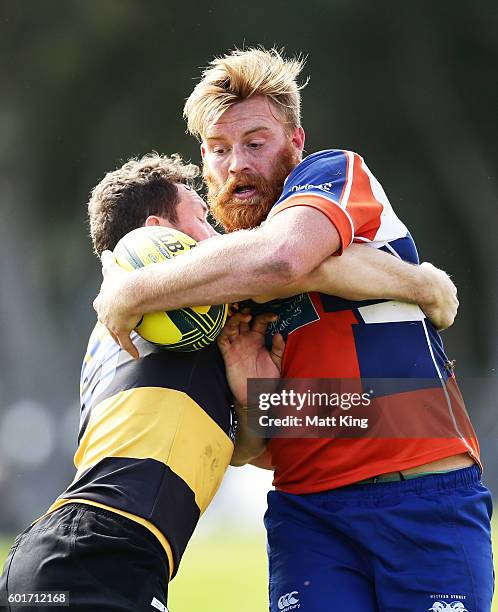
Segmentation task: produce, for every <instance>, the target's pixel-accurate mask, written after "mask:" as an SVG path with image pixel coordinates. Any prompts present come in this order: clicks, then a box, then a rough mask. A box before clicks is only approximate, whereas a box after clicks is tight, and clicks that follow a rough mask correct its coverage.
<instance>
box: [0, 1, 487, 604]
mask: <svg viewBox="0 0 498 612" xmlns="http://www.w3.org/2000/svg"><path fill="white" fill-rule="evenodd" d="M258 44H262V45H265V46H267V47H270V46H273V45H275V46H277V47H285V48H286V50H287V52H288V54H294V53H302V54H305V55H306V56H307V58H308V60H307V65H306V68H305V76H310V77H311V80H310V83H309V85H308V87H307V88H306V89H305V90H304V92H303V125H304V127H305V129H306V133H307V141H306V150H307V152H308V153H311V152H314V151H316V150H319V149H323V148H347V149H352V150H355V151H358V152H359V153H360V154H362V155H363V156H364V157H365V159H366V161H367V163H368V165H369V166H370V169H371V170H372V171H373V172H374V174H375V175H376V176H377V177H378V178H379V180H380V181H381V183H382V184H383V186H384V188H385V190H386V192H387V194H388V196H389V197H390V200H391V203H392V204H393V206H394V208H395V210H396V211H397V212H398V214H399V216H400V217H401V218H402V219H403V221H404V222H405V223H406V224H407V225H408V226H409V227H410V229H411V231H412V234H413V235H414V237H415V240H416V242H417V244H418V247H419V252H420V256H421V259H423V260H429V261H431V262H433V263H434V264H436V265H438V266H439V267H442V268H444V269H445V270H447V271H448V272H449V273H450V274H451V275H452V277H453V279H454V281H455V282H456V284H457V286H458V289H459V298H460V304H461V305H460V312H459V316H458V319H457V321H456V323H455V325H454V326H453V328H451V329H450V330H449V331H447V332H445V334H444V337H443V338H444V341H445V345H446V348H447V352H448V353H449V356H450V358H452V359H455V360H456V364H457V375H459V376H460V379H461V380H462V381H463V387H464V389H465V385H466V384H468V386H469V388H470V387H472V392H471V398H470V399H469V398H468V399H467V403H468V409H469V412H470V413H471V416H472V419H473V422H474V425H475V427H476V429H477V431H478V433H479V434H480V440H481V445H482V451H483V457H484V462H485V466H486V472H485V480H486V483H487V484H488V486H490V487H491V489H492V490H494V493H495V495H498V418H497V416H498V412H497V410H496V408H497V400H496V397H497V393H498V386H497V384H496V380H497V379H496V365H497V362H498V342H497V340H498V323H497V322H498V299H497V279H498V274H497V272H498V265H497V262H498V258H497V248H498V247H497V239H496V227H497V226H498V206H497V201H498V198H497V194H498V186H497V180H496V178H497V174H496V160H497V149H498V146H497V115H496V113H497V108H498V88H497V78H496V75H497V59H498V5H497V4H496V3H495V2H493V1H492V0H474V1H473V2H463V1H459V0H453V1H452V2H449V1H440V2H437V3H434V2H432V1H427V0H418V1H417V2H414V1H411V2H403V3H400V2H395V1H392V0H387V1H384V2H380V3H379V2H370V1H368V0H307V2H306V3H303V2H297V1H295V0H285V1H284V0H274V1H273V2H268V1H263V0H252V1H251V2H250V3H248V2H241V1H233V0H232V1H228V0H219V1H216V2H215V1H211V0H205V1H204V2H200V1H199V2H173V1H168V0H143V1H141V2H140V1H138V0H99V1H97V0H64V1H62V0H45V1H44V2H37V1H35V0H22V1H21V2H15V1H14V0H12V1H6V0H2V1H0V92H1V93H0V253H1V261H2V267H1V272H0V274H1V285H0V338H1V341H0V342H1V351H0V533H3V534H4V537H3V540H2V542H3V544H4V547H3V548H2V547H1V546H0V563H1V562H2V561H3V557H4V556H5V554H6V548H5V547H6V546H7V547H8V545H10V542H11V541H12V539H13V536H14V535H15V534H16V532H17V531H18V530H20V529H21V528H24V527H25V526H26V525H27V524H28V523H29V522H30V521H32V520H34V519H35V518H36V517H37V516H38V515H40V514H41V513H42V512H43V511H44V510H45V509H46V508H47V507H48V506H49V505H50V503H51V502H52V501H53V499H54V498H55V497H56V496H57V495H59V493H60V492H61V491H62V490H63V489H64V488H65V487H66V485H67V484H68V483H69V482H70V481H71V480H72V477H73V474H74V469H73V465H72V455H73V453H74V451H75V447H76V436H77V424H78V416H79V415H78V412H79V405H78V386H79V371H80V364H81V359H82V355H83V352H84V349H85V347H86V342H87V338H88V335H89V332H90V331H91V328H92V327H93V324H94V312H93V310H92V307H91V302H92V299H93V297H94V296H95V295H96V293H97V291H98V288H99V284H100V266H99V263H98V261H97V259H96V258H95V256H94V255H93V254H92V251H91V245H90V240H89V237H88V228H87V224H86V202H87V199H88V194H89V191H90V190H91V188H92V187H93V186H94V185H95V184H96V183H97V182H98V181H99V180H100V179H101V178H102V176H103V175H104V174H105V173H106V172H107V171H108V170H111V169H113V168H115V167H116V166H119V165H121V164H122V163H123V162H124V161H125V160H126V159H127V158H129V157H131V156H135V155H141V154H144V153H146V152H148V151H151V150H152V149H154V150H157V151H159V152H163V153H172V152H180V153H182V154H183V156H184V157H185V158H187V159H191V160H192V161H194V162H197V163H198V162H199V161H200V157H199V147H198V143H197V142H196V141H195V140H194V139H193V138H192V137H190V136H188V135H187V134H186V133H185V125H184V122H183V120H182V108H183V103H184V100H185V98H186V97H187V96H188V94H189V93H190V92H191V90H192V88H193V86H194V84H195V80H196V79H197V78H198V77H199V75H200V68H201V67H204V66H205V65H206V64H207V62H208V61H210V60H211V59H212V58H213V56H214V55H216V54H222V53H223V52H225V51H226V50H228V49H230V48H233V47H234V46H239V47H241V46H246V47H247V46H254V45H258ZM493 75H495V76H493ZM466 381H469V382H468V383H466ZM270 486H271V477H270V475H269V474H268V473H265V472H262V471H258V470H256V469H255V468H242V469H234V470H230V472H229V474H228V476H227V478H226V481H225V483H224V484H223V486H222V489H221V491H220V493H219V494H218V496H217V498H216V499H215V502H214V503H213V506H212V507H211V508H210V509H209V510H208V512H207V514H206V516H205V517H204V518H203V519H202V520H201V524H200V528H199V532H198V534H197V535H196V536H195V537H194V541H193V543H192V545H191V548H190V550H189V551H188V552H187V554H186V556H185V560H184V562H183V567H182V571H181V572H180V575H179V577H178V579H176V580H175V581H174V583H173V585H172V598H171V602H170V603H171V609H172V610H173V611H176V612H193V611H194V610H198V609H202V610H204V611H207V612H209V611H211V610H212V611H213V612H225V611H226V612H229V611H230V612H232V610H237V611H238V612H244V611H245V610H247V611H249V610H250V611H251V612H254V611H255V610H264V609H266V605H267V604H266V594H265V588H266V587H265V580H266V560H265V552H264V535H263V533H262V514H263V512H264V508H265V495H266V492H267V490H268V488H269V487H270ZM182 572H183V573H182ZM241 589H242V590H243V593H244V595H243V597H241V596H240V593H241ZM234 598H236V599H234ZM235 602H236V603H235Z"/></svg>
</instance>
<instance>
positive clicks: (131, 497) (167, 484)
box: [59, 457, 200, 575]
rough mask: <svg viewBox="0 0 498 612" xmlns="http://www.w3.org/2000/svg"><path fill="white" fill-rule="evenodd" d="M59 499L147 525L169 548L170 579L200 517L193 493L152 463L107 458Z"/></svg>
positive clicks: (139, 460)
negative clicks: (137, 519)
mask: <svg viewBox="0 0 498 612" xmlns="http://www.w3.org/2000/svg"><path fill="white" fill-rule="evenodd" d="M151 482H153V483H159V490H156V489H155V488H154V489H152V490H151V487H150V483H151ZM59 499H86V500H88V501H93V502H97V503H101V504H105V505H107V506H111V507H113V508H116V509H118V510H122V511H124V512H129V513H130V514H134V515H136V516H139V517H141V518H143V519H145V520H147V521H150V522H151V523H152V524H154V525H155V526H156V527H157V528H158V529H159V530H160V531H161V532H162V533H163V534H164V535H165V537H166V539H167V540H168V542H169V545H170V546H171V550H172V552H173V559H174V573H173V575H174V574H176V572H177V571H178V565H179V563H180V560H181V557H182V555H183V552H184V551H185V548H186V546H187V543H188V541H189V539H190V537H191V536H192V533H193V531H194V529H195V526H196V525H197V522H198V520H199V516H200V510H199V507H198V506H197V504H196V503H195V496H194V492H193V491H192V490H191V489H190V488H189V487H188V486H187V484H186V483H185V482H184V481H183V480H182V479H181V478H180V477H179V476H177V475H176V474H175V473H174V472H173V471H172V470H171V469H170V468H169V467H168V466H166V465H164V464H163V463H161V462H160V461H156V460H154V459H132V458H126V457H107V458H105V459H103V460H102V461H100V462H99V463H98V464H97V465H94V466H93V467H91V468H90V469H88V470H86V471H85V472H84V473H83V474H81V475H80V477H79V478H78V479H77V480H76V481H75V482H74V483H73V484H71V485H70V486H69V487H68V489H67V491H66V492H65V493H63V494H62V495H61V496H60V498H59Z"/></svg>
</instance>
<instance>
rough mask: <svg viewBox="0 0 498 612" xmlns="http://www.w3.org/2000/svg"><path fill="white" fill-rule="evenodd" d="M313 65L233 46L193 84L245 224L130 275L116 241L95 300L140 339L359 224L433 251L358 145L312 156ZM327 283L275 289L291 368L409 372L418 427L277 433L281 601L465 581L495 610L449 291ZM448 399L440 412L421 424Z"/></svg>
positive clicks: (312, 261)
mask: <svg viewBox="0 0 498 612" xmlns="http://www.w3.org/2000/svg"><path fill="white" fill-rule="evenodd" d="M301 69H302V62H300V61H298V60H290V61H289V60H286V59H285V58H283V57H282V56H281V54H279V53H278V52H277V51H275V50H272V51H265V50H264V49H250V50H247V51H234V52H232V53H230V54H228V55H226V56H224V57H222V58H218V59H215V60H214V61H213V62H212V63H211V65H210V66H209V67H208V68H207V69H206V71H205V72H204V74H203V78H202V79H201V81H200V82H199V83H198V85H197V86H196V87H195V89H194V91H193V92H192V94H191V96H190V97H189V99H188V100H187V104H186V107H185V115H186V117H187V120H188V125H189V129H190V131H191V132H192V133H193V134H195V135H196V136H198V137H199V138H200V139H201V142H202V145H201V151H202V156H203V161H204V176H205V178H206V183H207V185H208V190H209V202H210V206H211V209H212V211H213V214H214V215H215V217H216V218H217V219H218V220H220V221H221V222H222V223H223V224H224V225H226V228H227V230H229V231H230V232H232V233H230V234H229V235H226V236H223V237H221V238H219V239H216V240H214V241H212V242H211V244H205V245H202V246H201V247H199V248H197V249H195V250H194V251H193V252H189V253H188V254H186V255H185V256H184V257H182V258H178V260H175V261H173V262H165V264H164V265H162V264H159V265H158V266H154V269H149V270H146V269H145V270H143V271H137V272H133V273H130V274H126V275H125V274H123V273H120V271H119V269H118V268H117V266H116V265H115V262H114V260H113V258H112V256H111V255H110V254H104V257H103V272H104V281H103V285H102V289H101V293H100V294H99V296H98V298H97V299H96V301H95V307H96V310H97V312H98V315H99V319H100V320H101V321H102V322H103V323H104V324H105V325H106V326H107V327H108V328H109V330H110V331H111V333H112V334H114V337H115V338H116V340H117V341H118V342H119V343H120V344H121V346H122V347H123V348H126V349H127V350H129V351H130V353H132V354H134V355H135V356H137V352H136V349H135V347H134V346H133V344H132V343H131V341H130V338H129V334H130V331H131V330H132V329H133V327H134V326H135V325H136V323H137V321H138V320H139V318H140V316H141V315H142V314H143V313H146V312H154V311H158V310H170V309H174V308H179V307H184V306H191V305H197V304H204V303H222V302H234V301H240V300H245V299H248V298H250V297H251V296H254V295H258V294H267V295H268V294H269V295H271V294H274V293H276V292H278V293H279V294H280V295H281V294H282V292H284V293H285V289H286V288H287V289H288V290H289V295H290V296H292V295H293V293H292V289H293V288H294V287H295V286H296V284H298V283H301V286H304V287H305V288H306V279H308V278H309V277H310V276H312V274H313V271H314V270H315V269H316V268H317V266H319V264H324V263H325V262H327V263H328V264H329V265H330V266H334V264H336V261H337V260H338V259H340V258H338V257H330V255H332V254H335V255H342V254H343V253H347V252H348V250H350V249H352V248H353V247H354V245H352V243H353V242H355V243H357V244H358V245H362V246H359V247H358V248H366V247H367V246H369V247H370V248H371V249H372V251H373V250H374V249H375V250H377V251H380V250H385V251H387V252H389V253H391V254H392V255H393V256H394V257H396V258H399V259H402V260H405V261H408V262H411V263H412V264H418V255H417V252H416V248H415V243H414V241H413V238H412V237H411V235H410V233H409V231H408V229H407V228H406V226H405V225H404V224H403V223H402V222H401V221H400V219H399V218H398V217H397V216H396V214H395V213H394V211H393V209H392V207H391V205H390V203H389V201H388V199H387V196H386V194H385V193H384V190H383V189H382V187H381V185H380V183H379V182H378V181H377V179H376V178H375V177H374V176H373V174H372V173H371V171H370V170H369V168H368V166H367V165H366V164H365V162H364V160H363V159H362V158H361V157H360V156H359V155H358V154H356V153H354V152H351V151H345V150H342V149H331V150H326V151H321V152H318V153H314V154H312V155H309V156H308V157H306V158H305V159H302V151H303V148H304V130H303V128H302V127H301V123H300V92H299V90H300V86H299V85H298V83H297V78H298V75H299V73H300V71H301ZM287 174H288V176H287ZM285 177H286V178H285ZM284 178H285V182H284ZM263 220H264V223H262V224H261V225H260V226H259V227H256V229H248V228H252V227H255V226H257V225H258V224H259V223H261V222H262V221H263ZM234 230H238V231H234ZM327 258H328V259H327ZM330 270H332V274H333V267H332V268H329V272H330ZM429 274H430V272H429ZM303 279H304V280H303ZM303 283H304V284H303ZM372 285H373V283H372ZM432 286H433V283H432V282H430V281H429V282H428V283H427V284H426V290H427V291H428V293H431V291H432ZM315 289H316V288H315ZM320 290H321V291H322V293H316V292H312V291H313V287H310V288H309V291H311V293H306V294H303V295H302V296H300V298H299V301H297V300H296V299H294V298H289V300H288V301H283V302H280V303H279V304H277V305H276V307H275V310H274V312H275V313H276V314H277V316H278V317H279V319H278V322H277V325H276V326H275V330H276V331H279V332H280V333H282V335H283V336H284V338H285V339H286V348H285V353H284V357H283V366H282V376H283V377H285V378H288V379H293V378H308V379H316V378H330V379H351V378H352V379H362V378H368V379H372V378H373V379H381V380H383V381H386V380H397V381H404V382H400V383H399V384H400V388H399V389H398V390H397V391H396V392H392V393H390V394H388V399H393V400H394V401H398V404H397V407H399V408H400V414H403V415H404V417H406V416H407V414H408V418H409V419H410V421H409V422H408V423H400V425H402V426H405V429H403V427H402V429H403V431H406V426H407V425H408V426H410V425H411V426H412V429H413V431H414V432H418V434H417V435H416V434H415V433H414V435H412V436H410V434H409V433H408V434H405V435H404V436H398V437H389V436H388V438H389V439H388V440H387V441H386V440H385V439H382V436H381V437H372V436H368V435H367V436H364V437H354V438H321V439H320V438H315V439H311V438H306V439H304V438H303V439H299V438H297V439H285V438H273V439H271V440H270V442H269V444H268V451H269V454H270V457H271V465H272V466H273V467H274V469H275V478H274V485H275V488H276V490H275V491H272V492H270V494H269V497H268V511H267V514H266V517H265V526H266V527H267V530H268V544H269V546H268V548H269V558H270V609H271V610H272V612H277V611H282V610H283V611H284V612H286V611H287V610H290V609H293V608H294V607H296V606H297V604H299V607H300V609H301V610H303V611H308V612H328V611H329V610H331V609H343V608H344V609H346V608H348V609H354V610H359V611H362V612H370V611H371V612H377V611H378V610H380V609H382V610H418V609H426V608H427V607H428V606H429V605H430V604H431V603H432V604H433V603H434V599H437V598H443V599H445V601H446V600H447V599H451V598H453V599H454V600H455V601H465V603H466V605H467V607H468V609H469V610H480V611H481V610H482V611H485V610H489V609H490V605H491V597H492V591H493V569H492V555H491V539H490V512H491V498H490V494H489V491H488V490H487V489H486V488H485V487H484V485H483V484H482V482H481V480H480V477H481V469H482V468H481V464H480V459H479V446H478V443H477V440H476V438H475V434H474V432H473V429H472V426H471V424H470V421H469V419H468V415H467V414H466V412H465V410H464V409H463V408H462V402H461V397H460V396H459V392H458V387H457V386H456V381H455V377H454V375H453V371H452V366H451V362H450V360H448V358H447V357H446V355H445V353H444V349H443V346H442V342H441V339H440V337H439V334H438V332H437V329H436V328H435V327H434V326H433V325H431V324H430V321H429V320H428V319H427V318H426V317H425V316H424V312H425V314H426V315H427V314H429V313H430V311H431V304H434V302H435V301H437V300H434V295H433V294H432V295H431V296H430V297H429V296H428V295H425V296H423V295H419V296H418V297H417V299H415V300H414V301H415V302H416V303H418V304H420V306H421V307H422V309H423V310H424V312H422V311H421V310H420V309H419V308H418V307H417V306H410V305H409V304H401V305H400V303H399V302H398V301H397V300H399V299H401V300H402V301H404V302H406V298H399V296H398V295H396V289H394V290H393V291H394V292H393V294H392V295H390V296H389V297H390V298H391V299H389V300H375V302H374V303H370V302H369V303H364V302H361V301H358V300H359V299H365V298H358V296H357V294H355V292H354V291H352V293H351V295H350V296H347V299H346V300H338V299H336V298H333V297H330V296H327V295H324V294H325V293H327V291H326V290H325V289H324V288H323V287H321V289H320ZM294 293H295V292H294ZM372 297H373V298H374V297H375V296H372ZM415 380H416V381H417V384H415V385H414V384H413V382H414V381H415ZM420 381H426V383H423V384H422V383H421V382H420ZM428 398H430V402H429V403H428V402H427V399H428ZM405 406H408V407H409V408H410V410H409V411H408V413H407V412H406V411H405V410H404V408H405ZM427 406H429V408H430V410H429V411H427V410H426V408H427ZM421 415H423V417H422V416H421ZM432 417H435V418H436V420H437V418H439V419H440V421H439V422H440V425H441V429H440V430H439V432H438V431H434V430H432V431H431V433H430V435H426V436H425V437H424V436H423V435H420V432H421V431H423V429H424V426H426V423H425V419H429V420H430V419H431V418H432ZM395 420H396V415H395ZM384 437H385V436H384ZM261 446H262V445H261ZM252 450H253V452H255V450H256V449H252ZM257 450H261V447H260V448H259V449H257ZM250 459H251V457H249V456H248V457H246V460H250ZM289 534H292V537H289ZM424 606H425V608H424Z"/></svg>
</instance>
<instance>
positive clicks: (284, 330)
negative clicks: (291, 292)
mask: <svg viewBox="0 0 498 612" xmlns="http://www.w3.org/2000/svg"><path fill="white" fill-rule="evenodd" d="M274 304H275V307H273V308H272V309H271V310H272V312H274V313H275V314H277V315H278V319H277V320H276V321H274V322H273V323H270V324H269V325H268V331H267V335H268V337H270V338H271V336H274V335H275V334H282V336H283V337H284V340H286V339H287V336H288V335H289V334H290V333H292V332H293V331H296V329H299V328H300V327H303V326H304V325H307V324H308V323H313V321H318V320H319V319H320V317H319V315H318V313H317V311H316V309H315V307H314V306H313V302H312V301H311V298H310V296H309V295H308V294H307V293H301V294H299V295H296V296H294V297H291V298H287V299H285V300H282V302H280V303H278V304H277V303H276V302H274Z"/></svg>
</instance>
